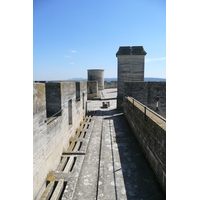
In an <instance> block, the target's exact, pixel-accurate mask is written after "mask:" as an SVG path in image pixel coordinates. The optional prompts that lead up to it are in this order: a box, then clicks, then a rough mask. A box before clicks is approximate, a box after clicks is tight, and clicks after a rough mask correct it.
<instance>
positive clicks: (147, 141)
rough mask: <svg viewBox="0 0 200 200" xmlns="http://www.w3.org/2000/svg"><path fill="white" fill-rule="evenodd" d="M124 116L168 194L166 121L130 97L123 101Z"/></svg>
mask: <svg viewBox="0 0 200 200" xmlns="http://www.w3.org/2000/svg"><path fill="white" fill-rule="evenodd" d="M123 112H124V115H125V117H126V119H127V121H128V123H129V125H130V127H131V129H132V130H133V133H134V135H135V137H136V138H137V140H138V142H139V144H140V146H141V148H142V150H143V152H144V154H145V157H146V158H147V160H148V162H149V164H150V166H151V168H152V170H153V171H154V174H155V175H156V177H157V179H158V181H159V183H160V185H161V187H162V189H163V191H165V192H166V120H165V119H164V118H162V117H161V116H159V115H157V114H156V113H154V112H153V111H151V110H150V109H148V108H146V106H144V105H142V104H141V103H140V102H138V101H136V100H135V99H134V104H133V99H132V98H130V97H125V98H124V101H123Z"/></svg>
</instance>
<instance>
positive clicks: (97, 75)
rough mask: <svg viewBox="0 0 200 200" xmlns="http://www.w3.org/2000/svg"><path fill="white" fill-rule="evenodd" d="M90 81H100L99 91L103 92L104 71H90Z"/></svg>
mask: <svg viewBox="0 0 200 200" xmlns="http://www.w3.org/2000/svg"><path fill="white" fill-rule="evenodd" d="M88 81H98V90H103V89H104V69H88Z"/></svg>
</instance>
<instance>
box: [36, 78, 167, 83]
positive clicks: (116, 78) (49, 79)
mask: <svg viewBox="0 0 200 200" xmlns="http://www.w3.org/2000/svg"><path fill="white" fill-rule="evenodd" d="M105 79H115V80H116V79H117V78H116V77H112V78H106V77H105V78H104V80H105ZM144 79H159V80H166V78H160V77H144ZM70 80H71V81H73V80H74V81H76V80H87V78H78V77H77V78H70V79H62V80H61V79H49V80H44V79H41V80H33V82H35V81H70Z"/></svg>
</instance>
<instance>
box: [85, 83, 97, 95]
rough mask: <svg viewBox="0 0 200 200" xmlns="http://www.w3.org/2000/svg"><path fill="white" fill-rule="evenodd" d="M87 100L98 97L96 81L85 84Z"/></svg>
mask: <svg viewBox="0 0 200 200" xmlns="http://www.w3.org/2000/svg"><path fill="white" fill-rule="evenodd" d="M87 93H88V95H87V98H88V99H94V98H95V97H97V95H98V81H88V82H87Z"/></svg>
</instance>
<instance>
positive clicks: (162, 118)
mask: <svg viewBox="0 0 200 200" xmlns="http://www.w3.org/2000/svg"><path fill="white" fill-rule="evenodd" d="M123 94H124V98H130V99H132V100H133V109H134V102H137V103H138V104H139V105H140V106H142V107H143V108H144V119H145V120H147V117H146V110H148V111H149V112H151V113H152V114H154V115H155V116H156V117H158V118H160V119H161V120H163V121H164V122H166V119H165V118H164V117H162V116H161V115H159V114H158V113H156V112H154V111H153V110H151V109H150V108H148V107H147V106H145V105H144V104H142V103H141V102H139V101H138V100H137V99H135V98H133V97H131V96H129V95H128V94H126V93H123Z"/></svg>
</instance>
